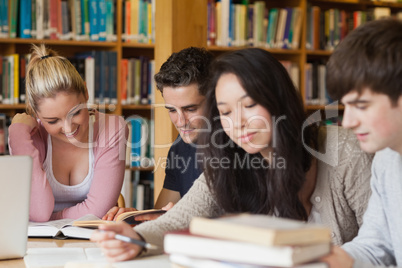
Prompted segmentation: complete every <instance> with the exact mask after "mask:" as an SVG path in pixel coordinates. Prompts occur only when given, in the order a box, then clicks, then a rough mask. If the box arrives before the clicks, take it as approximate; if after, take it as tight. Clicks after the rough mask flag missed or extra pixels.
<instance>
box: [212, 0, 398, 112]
mask: <svg viewBox="0 0 402 268" xmlns="http://www.w3.org/2000/svg"><path fill="white" fill-rule="evenodd" d="M255 2H256V1H255V0H250V1H249V4H253V3H255ZM264 2H265V6H266V8H267V9H268V10H269V9H272V8H286V7H299V8H300V9H301V10H302V14H303V23H302V29H301V38H300V47H299V48H297V49H277V48H267V46H260V48H262V49H265V50H267V51H269V52H271V53H272V54H273V55H274V56H275V57H277V59H278V60H290V61H292V62H294V63H296V64H298V66H299V68H300V80H299V85H300V88H299V89H300V92H301V94H302V97H303V100H305V99H306V88H305V84H306V78H305V76H304V73H305V71H306V67H305V63H306V62H308V61H314V60H316V61H317V60H322V61H326V60H328V58H329V57H330V56H331V54H332V50H323V49H315V50H312V49H307V48H306V45H305V44H306V41H307V27H308V22H307V19H308V18H307V13H308V8H309V6H310V5H312V6H318V7H320V8H321V9H322V10H328V9H342V10H348V11H368V10H369V9H372V8H375V7H388V8H390V9H391V13H395V12H397V11H402V2H388V1H387V2H386V1H371V0H284V1H279V0H265V1H264ZM245 47H248V46H230V47H227V46H216V45H211V46H208V49H209V50H210V51H212V52H213V53H214V54H215V55H219V54H221V53H224V52H226V51H231V50H236V49H241V48H245ZM324 108H325V105H307V104H306V110H307V111H309V112H311V111H313V110H322V109H324ZM338 108H339V109H340V110H342V106H340V107H338Z"/></svg>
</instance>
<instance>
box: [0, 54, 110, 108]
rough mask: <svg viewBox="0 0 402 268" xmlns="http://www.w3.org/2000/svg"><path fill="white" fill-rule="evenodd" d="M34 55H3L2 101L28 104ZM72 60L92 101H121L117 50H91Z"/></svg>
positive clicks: (0, 68) (0, 61)
mask: <svg viewBox="0 0 402 268" xmlns="http://www.w3.org/2000/svg"><path fill="white" fill-rule="evenodd" d="M29 59H30V54H25V55H19V54H11V55H7V56H0V103H4V104H18V103H25V71H26V67H27V65H28V63H29ZM69 60H70V61H71V63H72V64H73V65H74V66H75V67H76V69H77V71H78V73H79V74H80V75H81V77H82V78H83V79H84V80H85V82H86V86H87V89H88V95H89V101H88V102H89V103H91V104H94V103H98V104H117V52H116V51H95V50H93V51H87V52H81V53H77V54H76V55H75V56H73V57H70V58H69Z"/></svg>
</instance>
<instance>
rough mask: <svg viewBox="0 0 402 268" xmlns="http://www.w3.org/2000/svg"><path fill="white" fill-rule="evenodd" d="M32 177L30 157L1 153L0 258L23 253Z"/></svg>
mask: <svg viewBox="0 0 402 268" xmlns="http://www.w3.org/2000/svg"><path fill="white" fill-rule="evenodd" d="M31 176H32V158H31V157H30V156H25V155H21V156H20V155H18V156H10V155H7V156H0V213H1V215H2V216H1V219H0V260H1V259H13V258H21V257H23V256H24V255H25V253H26V249H27V241H28V236H27V232H28V223H29V199H30V193H31Z"/></svg>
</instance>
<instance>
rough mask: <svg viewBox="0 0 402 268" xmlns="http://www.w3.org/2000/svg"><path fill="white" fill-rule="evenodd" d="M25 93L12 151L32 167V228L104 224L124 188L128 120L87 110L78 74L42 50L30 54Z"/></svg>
mask: <svg viewBox="0 0 402 268" xmlns="http://www.w3.org/2000/svg"><path fill="white" fill-rule="evenodd" d="M26 92H27V114H26V113H22V114H16V115H15V116H14V118H13V120H12V123H11V126H10V128H9V147H10V152H11V154H12V155H30V156H31V157H32V158H33V161H34V167H33V174H32V189H31V203H30V204H31V205H30V217H29V218H30V220H31V221H37V222H42V221H48V220H56V219H62V218H72V219H76V218H79V217H81V216H84V215H86V214H94V215H96V216H98V217H102V216H103V215H104V214H105V213H106V212H107V211H108V210H109V209H110V208H111V207H113V206H114V205H115V204H116V201H117V198H118V196H119V193H120V190H121V186H122V183H123V176H124V168H125V145H126V139H127V135H128V130H127V127H126V124H125V122H124V120H123V118H121V117H118V116H114V115H107V114H103V113H100V112H98V111H96V110H93V109H89V108H88V106H87V101H88V92H87V89H86V87H85V82H84V81H83V80H82V78H81V77H80V75H79V74H78V72H77V71H76V70H75V68H74V66H73V65H72V64H71V63H70V62H69V61H68V60H67V59H66V58H64V57H61V56H59V55H58V54H57V53H56V52H55V51H53V50H51V49H48V48H46V47H45V46H44V45H40V46H35V45H33V47H32V55H31V59H30V62H29V65H28V69H27V76H26Z"/></svg>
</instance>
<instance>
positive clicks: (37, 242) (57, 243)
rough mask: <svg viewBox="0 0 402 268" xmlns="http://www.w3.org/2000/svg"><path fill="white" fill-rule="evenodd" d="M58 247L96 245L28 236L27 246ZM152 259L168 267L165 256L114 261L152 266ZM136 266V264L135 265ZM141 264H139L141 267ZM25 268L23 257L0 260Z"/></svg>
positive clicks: (1, 266)
mask: <svg viewBox="0 0 402 268" xmlns="http://www.w3.org/2000/svg"><path fill="white" fill-rule="evenodd" d="M59 247H64V248H66V247H72V248H96V247H97V245H96V243H94V242H91V241H89V240H80V239H65V240H60V239H51V238H29V239H28V244H27V248H28V249H30V248H59ZM152 261H156V262H157V264H158V267H170V265H169V259H168V257H167V256H155V257H150V258H145V259H142V260H141V259H138V260H134V261H128V262H120V263H116V265H115V267H126V266H127V267H131V266H132V265H133V263H131V262H139V263H138V264H142V263H144V262H147V263H148V265H145V266H144V267H153V266H152V265H151V266H150V265H149V264H151V263H152ZM161 264H163V265H162V266H161ZM134 265H135V264H134ZM135 266H137V265H135ZM141 266H142V265H140V267H141ZM6 267H7V268H26V266H25V263H24V259H23V258H20V259H12V260H0V268H6Z"/></svg>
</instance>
